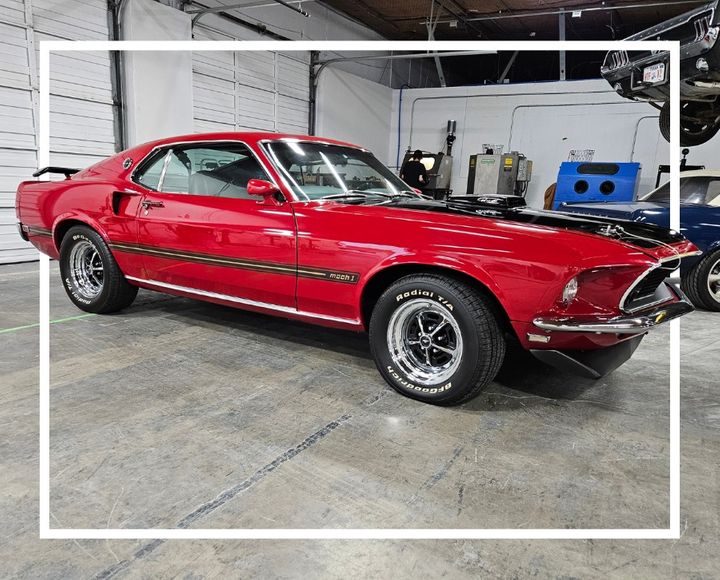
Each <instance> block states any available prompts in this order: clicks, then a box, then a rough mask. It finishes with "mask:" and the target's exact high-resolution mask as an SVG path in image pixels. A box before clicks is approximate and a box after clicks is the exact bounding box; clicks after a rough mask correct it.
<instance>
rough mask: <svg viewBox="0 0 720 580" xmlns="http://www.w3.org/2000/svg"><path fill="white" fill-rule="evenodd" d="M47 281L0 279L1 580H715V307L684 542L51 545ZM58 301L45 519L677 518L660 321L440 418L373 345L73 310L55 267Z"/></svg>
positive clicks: (614, 521) (180, 304)
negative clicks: (41, 465) (407, 389)
mask: <svg viewBox="0 0 720 580" xmlns="http://www.w3.org/2000/svg"><path fill="white" fill-rule="evenodd" d="M37 287H38V285H37V265H35V264H21V265H16V266H3V267H0V312H2V321H1V323H0V329H10V330H5V331H2V330H0V346H1V347H2V359H1V363H2V367H0V372H1V374H2V377H3V378H2V387H0V451H1V452H0V520H1V521H2V522H4V524H3V526H2V532H0V533H1V534H2V536H1V537H0V577H19V578H93V577H97V578H110V577H117V578H151V577H152V578H155V577H161V578H173V577H182V578H203V577H211V578H212V577H218V578H226V577H281V578H296V577H313V578H324V577H340V576H342V577H360V578H377V577H388V576H390V575H391V574H392V575H393V576H395V577H406V576H407V577H409V576H415V577H418V576H419V577H431V576H432V577H437V576H447V577H461V578H463V577H475V576H478V575H482V576H485V577H491V578H496V577H497V578H515V577H526V576H536V577H540V578H592V577H603V578H653V577H658V578H697V579H700V578H718V577H720V573H719V572H718V570H719V569H720V556H718V554H720V525H719V518H720V515H719V514H720V477H719V475H720V433H719V431H718V428H720V398H719V397H718V382H719V381H718V375H719V374H720V373H719V371H720V341H718V338H717V336H718V329H719V324H720V315H718V314H710V313H705V312H703V313H694V314H693V315H691V316H689V317H687V318H686V319H684V321H683V326H682V328H683V330H682V332H683V334H682V353H683V357H682V364H683V369H682V515H681V520H682V526H683V530H684V532H683V536H682V538H681V539H680V540H677V541H555V542H550V541H535V542H530V541H482V542H481V541H422V542H421V541H414V542H410V541H395V542H390V541H355V542H350V541H210V540H207V541H167V542H153V541H148V540H145V541H71V540H68V541H60V540H56V541H49V540H44V541H41V540H39V539H37V526H38V522H37V510H38V492H37V472H38V460H37V449H38V425H37V411H38V397H37V392H38V388H37V380H38V374H37V362H38V348H37V340H38V332H37V327H36V326H33V325H34V324H36V322H37V295H38V292H37ZM50 288H51V319H52V320H58V322H56V323H55V324H53V325H52V327H51V359H52V363H51V401H50V403H51V432H50V459H51V463H50V470H51V474H50V476H51V482H50V488H51V498H50V510H51V519H52V525H53V526H54V527H66V528H106V527H117V528H149V527H160V528H168V527H177V526H179V527H190V528H192V527H197V528H212V527H236V528H252V527H260V528H270V527H280V528H281V527H306V528H319V527H328V528H331V527H345V528H347V527H393V528H402V527H432V528H462V527H466V528H662V527H667V526H668V502H669V495H668V487H669V475H668V472H669V461H668V433H669V429H668V406H669V405H668V389H669V386H668V384H669V379H668V366H669V361H668V331H667V329H663V330H660V331H658V332H656V333H653V334H651V335H650V336H649V337H647V338H646V340H645V341H644V343H643V344H642V345H641V347H640V348H639V349H638V351H637V352H636V354H635V356H634V358H633V359H632V360H631V361H630V362H628V363H627V364H626V365H625V366H623V367H622V368H621V369H619V370H618V371H616V372H615V373H614V374H612V375H611V376H609V377H606V378H604V379H602V380H600V381H597V382H593V381H585V380H582V379H577V378H575V377H571V376H567V375H561V374H559V373H557V372H555V371H551V370H549V369H547V368H546V367H542V366H541V365H539V364H536V363H533V362H532V361H529V360H527V359H524V358H518V359H513V360H512V361H511V362H510V364H507V365H506V367H505V368H504V370H503V372H502V373H501V376H500V377H499V378H498V380H497V381H496V382H495V383H494V384H493V385H492V386H491V387H490V388H489V389H488V390H487V391H486V392H485V393H484V394H482V395H481V396H480V397H479V398H478V399H476V400H474V401H472V402H470V403H469V404H466V405H464V406H462V407H458V408H437V407H432V406H428V405H423V404H421V403H417V402H414V401H411V400H409V399H406V398H404V397H401V396H400V395H397V394H395V393H394V392H393V391H391V390H389V388H387V387H386V386H385V384H384V382H383V381H382V379H381V378H380V376H379V374H378V373H377V371H376V370H375V367H374V365H373V363H372V360H371V359H370V356H369V351H368V347H367V341H366V337H365V336H362V335H354V334H348V333H344V332H337V331H332V330H326V329H320V328H316V327H312V326H308V325H304V324H300V323H294V322H289V321H285V320H281V319H275V318H270V317H266V316H261V315H256V314H248V313H244V312H241V311H237V310H232V309H229V308H223V307H219V306H214V305H209V304H204V303H201V302H195V301H191V300H186V299H181V298H173V297H168V296H164V295H161V294H156V293H152V292H145V291H141V293H140V294H139V296H138V300H137V301H136V302H135V304H134V305H133V307H132V308H130V309H128V310H127V311H125V312H123V313H121V314H119V315H113V316H92V315H90V316H88V315H85V316H80V315H82V313H81V312H80V311H78V310H77V309H75V308H74V307H73V306H72V305H71V303H70V302H69V301H68V300H67V298H66V297H65V294H64V292H63V290H62V287H61V285H60V281H59V278H58V274H57V267H56V265H52V266H51V287H50ZM26 325H28V326H27V327H26ZM17 327H20V328H17ZM13 329H14V330H13Z"/></svg>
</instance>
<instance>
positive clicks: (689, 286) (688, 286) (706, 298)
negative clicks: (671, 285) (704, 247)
mask: <svg viewBox="0 0 720 580" xmlns="http://www.w3.org/2000/svg"><path fill="white" fill-rule="evenodd" d="M681 286H682V290H683V292H685V294H687V296H688V298H690V301H691V302H692V303H693V304H694V305H695V306H697V307H698V308H704V309H705V310H712V311H715V312H720V249H718V250H715V251H714V252H711V253H710V254H708V255H707V256H705V257H703V259H702V260H700V261H699V262H698V263H697V264H695V265H694V266H693V267H692V269H691V270H690V271H689V272H688V273H687V274H685V276H683V278H682V284H681Z"/></svg>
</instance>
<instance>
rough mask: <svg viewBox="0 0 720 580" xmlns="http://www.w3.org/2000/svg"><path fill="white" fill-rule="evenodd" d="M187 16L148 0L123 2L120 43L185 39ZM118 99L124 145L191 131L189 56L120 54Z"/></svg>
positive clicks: (188, 31) (189, 35)
mask: <svg viewBox="0 0 720 580" xmlns="http://www.w3.org/2000/svg"><path fill="white" fill-rule="evenodd" d="M190 21H191V19H190V16H189V15H188V14H185V13H183V12H181V11H180V10H176V9H174V8H170V7H168V6H165V5H163V4H160V3H158V2H154V1H153V0H127V2H126V4H125V8H124V10H123V13H122V15H121V35H122V38H123V40H191V39H192V31H191V26H190ZM123 80H124V83H123V100H124V104H125V122H126V125H127V127H126V129H127V141H128V146H133V145H137V144H138V143H143V142H145V141H151V140H153V139H159V138H162V137H170V136H173V135H183V134H188V133H192V132H193V90H192V88H193V85H192V82H193V80H192V53H191V52H180V51H177V52H175V51H173V52H126V53H124V58H123Z"/></svg>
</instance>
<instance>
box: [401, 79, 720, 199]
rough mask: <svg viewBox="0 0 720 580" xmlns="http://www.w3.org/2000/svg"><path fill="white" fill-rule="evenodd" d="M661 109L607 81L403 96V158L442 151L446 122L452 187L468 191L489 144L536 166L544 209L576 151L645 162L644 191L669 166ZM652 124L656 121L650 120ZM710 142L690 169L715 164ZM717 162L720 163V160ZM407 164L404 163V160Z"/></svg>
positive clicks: (535, 191)
mask: <svg viewBox="0 0 720 580" xmlns="http://www.w3.org/2000/svg"><path fill="white" fill-rule="evenodd" d="M398 97H399V91H397V90H395V91H394V98H393V112H392V120H391V127H390V148H389V159H388V160H387V162H388V164H389V165H394V164H395V157H396V151H397V145H398V138H397V130H398V118H397V117H398ZM656 115H657V112H656V111H655V109H653V108H652V107H650V106H649V105H647V104H645V103H634V102H631V101H628V100H626V99H623V98H622V97H620V96H619V95H617V93H615V91H613V90H612V89H611V88H610V87H609V86H608V84H607V83H606V82H605V81H603V80H590V81H568V82H556V83H535V84H518V85H501V86H472V87H453V88H447V89H410V90H405V91H403V101H402V119H401V132H400V154H401V156H402V153H403V152H404V151H405V150H406V149H407V147H408V146H409V147H411V148H413V149H416V148H419V149H423V150H427V151H439V150H440V149H441V148H442V145H443V143H444V139H445V131H446V123H447V120H448V119H455V120H456V121H457V141H456V142H455V146H454V148H453V157H454V163H453V179H452V187H453V188H454V189H455V190H456V191H464V190H465V188H466V186H467V171H468V161H469V157H470V155H472V154H474V153H478V152H479V151H480V150H481V147H482V144H483V143H497V144H503V145H504V147H505V149H506V150H507V149H508V148H509V149H514V150H519V151H521V152H522V153H525V154H526V155H527V156H528V158H530V159H532V160H533V161H534V162H535V163H534V165H533V179H532V182H531V184H530V187H529V189H528V193H527V199H528V203H529V204H531V205H533V206H536V207H540V206H542V198H543V193H544V191H545V189H546V188H547V187H548V186H549V185H550V184H551V183H554V182H555V180H556V178H557V172H558V168H559V165H560V163H561V162H562V161H565V160H567V156H568V153H569V150H570V149H585V148H588V149H595V150H596V154H595V160H596V161H625V162H627V161H639V162H640V163H642V174H641V182H640V191H641V192H646V191H649V190H650V189H651V188H652V187H653V186H654V184H655V176H656V172H657V166H658V165H659V164H666V163H668V161H669V151H670V148H669V145H668V144H667V143H666V142H665V141H664V140H663V139H662V137H660V134H659V130H658V128H657V123H656V119H655V118H654V117H656ZM646 117H650V118H646ZM713 149H714V151H715V152H717V145H716V144H713V143H712V142H710V143H708V144H707V146H704V147H697V148H693V149H692V152H691V155H690V159H691V162H692V163H696V162H697V163H705V164H707V165H708V166H712V165H717V162H716V161H714V159H713V156H712V155H711V154H710V152H711V150H713ZM714 157H715V158H716V157H717V155H716V153H715V156H714ZM401 158H402V157H401Z"/></svg>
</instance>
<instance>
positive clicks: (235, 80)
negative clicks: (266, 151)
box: [193, 25, 309, 133]
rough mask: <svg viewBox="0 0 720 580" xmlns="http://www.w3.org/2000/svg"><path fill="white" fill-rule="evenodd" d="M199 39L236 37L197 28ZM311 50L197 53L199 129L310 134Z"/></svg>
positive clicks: (195, 90)
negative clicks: (307, 51)
mask: <svg viewBox="0 0 720 580" xmlns="http://www.w3.org/2000/svg"><path fill="white" fill-rule="evenodd" d="M194 36H195V39H196V40H234V39H235V38H236V37H234V36H232V35H230V34H228V33H226V32H220V31H218V30H214V29H211V28H207V27H204V26H202V25H198V26H196V27H195V30H194ZM308 77H309V55H307V54H304V53H303V54H296V53H274V52H252V53H244V52H242V51H238V52H210V53H209V52H196V53H194V54H193V98H194V103H193V114H194V121H195V123H194V127H195V131H196V132H205V131H252V130H255V131H283V132H292V133H307V119H308V106H309V105H308V93H309V88H308Z"/></svg>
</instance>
